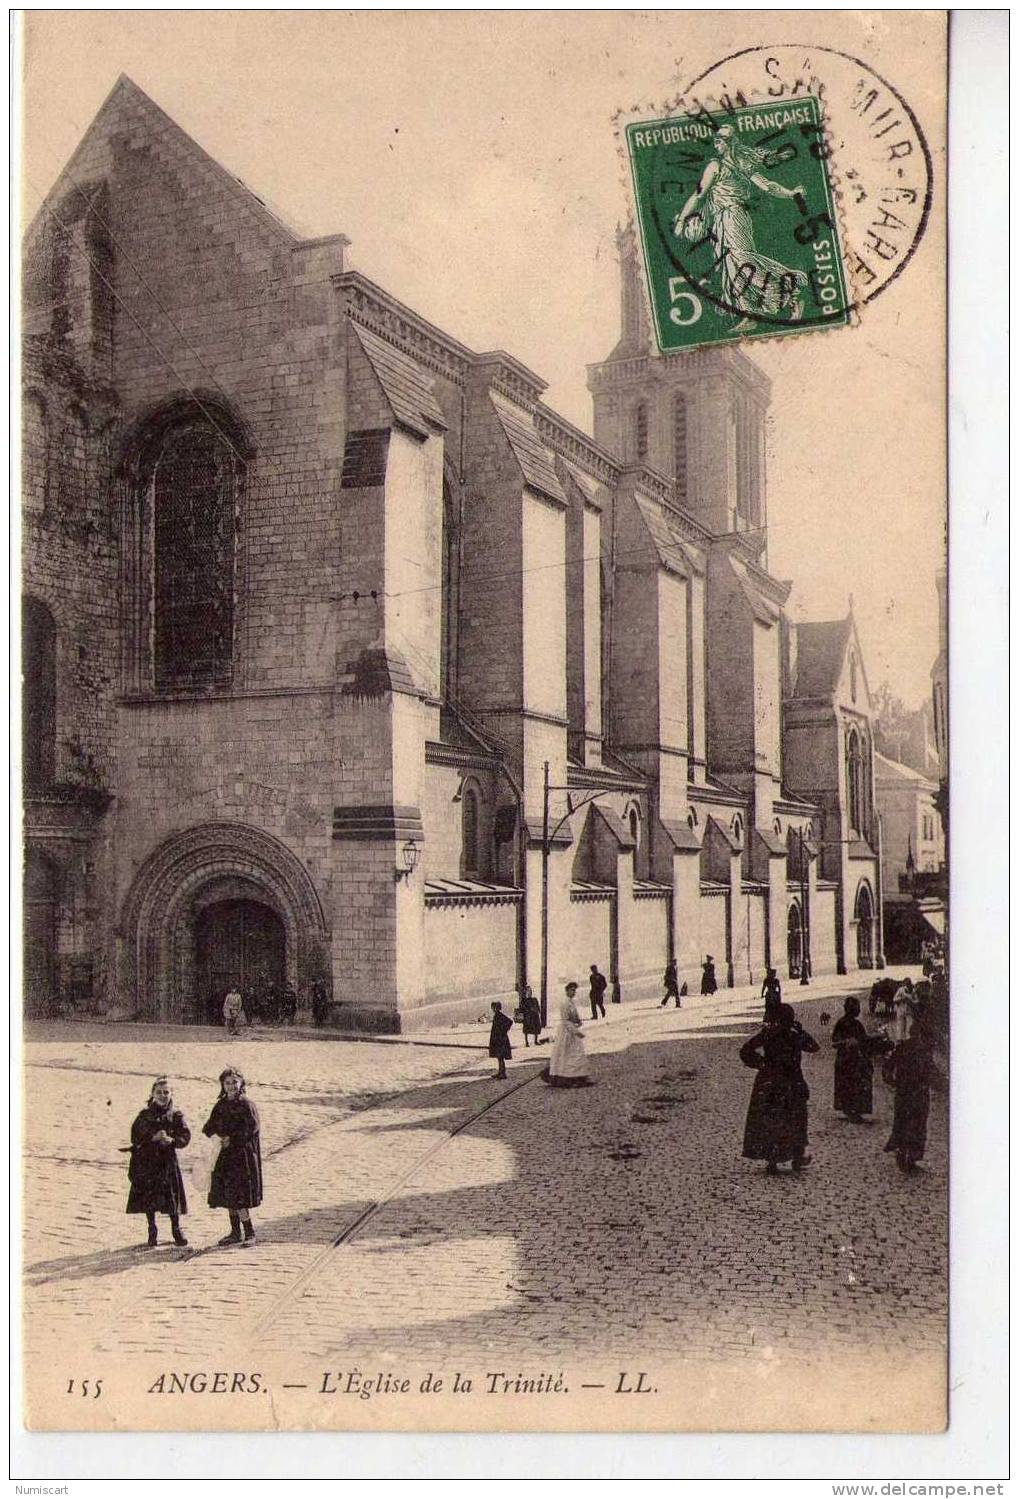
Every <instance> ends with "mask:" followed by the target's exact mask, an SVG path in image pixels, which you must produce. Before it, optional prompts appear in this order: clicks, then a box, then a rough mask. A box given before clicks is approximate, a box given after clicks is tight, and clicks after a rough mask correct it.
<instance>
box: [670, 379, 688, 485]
mask: <svg viewBox="0 0 1019 1499" xmlns="http://www.w3.org/2000/svg"><path fill="white" fill-rule="evenodd" d="M672 463H673V467H674V468H675V471H676V497H677V498H678V499H679V500H680V501H681V502H682V501H685V499H686V490H687V483H686V475H687V440H686V396H684V395H677V396H675V397H674V398H673V402H672Z"/></svg>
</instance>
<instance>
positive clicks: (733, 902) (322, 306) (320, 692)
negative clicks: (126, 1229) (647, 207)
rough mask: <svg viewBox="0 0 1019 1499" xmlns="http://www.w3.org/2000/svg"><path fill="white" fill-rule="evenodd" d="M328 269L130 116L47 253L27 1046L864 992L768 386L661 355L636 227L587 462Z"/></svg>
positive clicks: (866, 789)
mask: <svg viewBox="0 0 1019 1499" xmlns="http://www.w3.org/2000/svg"><path fill="white" fill-rule="evenodd" d="M348 248H349V242H348V241H347V239H346V238H345V237H344V236H343V235H335V236H332V237H328V238H324V239H315V240H302V239H300V238H299V237H297V236H296V235H295V234H294V233H292V232H291V231H290V230H289V229H288V228H287V227H286V225H284V224H283V223H281V222H280V221H279V220H278V219H277V218H276V217H275V215H274V214H273V213H272V212H270V211H269V209H268V208H267V207H266V206H265V205H264V204H263V203H262V202H261V201H260V200H259V199H258V198H257V197H256V196H255V195H254V194H253V193H252V192H251V191H250V190H249V189H248V188H247V187H245V186H244V185H243V184H242V183H241V182H239V181H238V179H236V178H235V177H233V176H232V175H231V174H230V173H229V172H227V171H225V170H224V169H223V168H222V167H221V166H219V165H218V164H217V163H216V162H215V161H213V160H212V159H211V158H210V157H209V156H208V155H206V154H205V153H204V152H203V151H202V150H201V148H200V147H199V146H198V145H197V144H196V143H195V142H194V141H192V140H191V139H190V138H189V137H188V136H187V135H186V134H185V133H184V132H183V131H182V130H181V129H180V128H179V127H178V126H177V125H176V124H174V122H173V121H171V120H170V119H169V118H168V117H167V116H166V115H165V114H164V113H163V112H162V111H161V110H160V109H159V108H158V107H157V106H156V105H155V104H154V103H153V102H152V101H151V100H150V99H148V98H147V97H146V96H145V95H144V94H143V93H142V92H141V91H140V90H139V89H138V88H137V87H136V86H135V85H134V84H133V83H131V82H130V81H129V80H128V79H126V78H121V80H120V81H119V82H118V83H117V85H116V87H115V88H114V90H113V92H112V93H111V95H110V96H109V98H108V99H107V101H106V103H105V104H104V105H103V107H102V109H101V110H100V112H99V114H98V115H97V117H96V119H95V120H94V122H93V124H92V125H91V127H90V128H89V130H88V132H87V134H86V135H85V137H84V139H83V140H82V142H81V144H80V146H79V147H78V149H77V151H76V152H75V154H74V156H73V157H72V159H71V161H70V162H69V164H68V166H67V167H66V169H65V170H64V172H63V173H62V175H61V176H60V178H59V179H58V181H57V183H56V185H55V186H54V188H53V190H52V191H51V193H50V194H49V196H48V198H47V199H46V201H45V203H44V205H43V206H42V208H41V209H40V211H39V213H38V215H37V217H36V218H35V220H34V222H33V224H32V225H31V227H30V229H29V232H28V235H27V238H26V244H25V259H24V298H25V321H24V369H23V379H24V385H23V401H22V411H23V437H22V454H23V475H24V485H23V553H24V557H23V588H24V598H23V607H22V620H23V653H24V697H23V702H24V757H23V776H24V791H25V801H24V808H25V814H24V835H25V875H24V878H25V936H26V967H25V990H26V994H25V998H26V1009H27V1013H29V1014H46V1013H68V1012H71V1011H73V1012H74V1013H79V1014H97V1013H102V1014H107V1015H113V1016H124V1017H127V1016H130V1017H134V1018H137V1019H138V1020H141V1021H156V1020H159V1021H162V1022H165V1023H186V1022H202V1023H204V1022H206V1021H208V1020H210V1019H214V1018H216V1016H217V1014H218V1007H219V1006H220V1005H221V1001H222V996H223V994H224V993H225V991H226V989H227V988H228V987H230V986H232V985H239V986H240V987H241V988H242V989H245V988H252V987H254V988H257V987H258V986H264V985H266V984H270V983H271V984H274V985H276V986H277V987H282V986H284V985H289V986H291V987H292V988H293V989H294V990H295V991H296V994H297V996H298V1003H299V1006H300V1009H301V1012H302V1013H303V1012H304V1011H306V1010H307V1008H308V1005H309V1002H310V994H311V990H312V986H313V985H315V984H317V985H319V986H325V987H326V988H327V989H328V991H329V994H330V996H331V1015H330V1018H331V1021H332V1022H333V1023H334V1024H336V1025H338V1026H340V1027H342V1028H344V1029H349V1030H364V1031H376V1032H389V1033H393V1032H398V1031H413V1030H420V1029H423V1028H426V1027H429V1026H434V1025H445V1024H449V1023H451V1022H453V1021H456V1020H466V1019H470V1020H473V1019H475V1018H476V1017H477V1016H478V1015H479V1014H481V1013H483V1012H485V1011H486V1010H487V1008H488V1003H489V1001H491V1000H492V999H500V1000H502V1001H503V1002H504V1004H508V1005H509V1006H510V1007H512V1005H513V1004H514V1003H515V1001H516V997H517V996H518V994H519V993H520V992H522V989H523V986H524V985H530V986H531V987H532V989H533V990H534V992H535V993H536V994H538V993H539V992H540V990H541V988H542V984H543V980H544V983H545V986H546V988H547V992H548V994H549V995H550V996H553V997H554V996H556V995H557V994H558V993H560V992H561V986H562V984H563V983H564V982H565V981H566V980H567V979H569V978H571V977H573V978H576V979H577V980H578V981H579V982H581V983H583V980H584V978H585V976H586V974H587V971H588V969H589V967H590V965H591V964H592V963H596V964H597V965H598V967H599V968H600V969H601V970H602V971H603V972H604V973H605V974H606V975H607V976H609V977H610V978H614V979H617V980H618V983H619V987H620V992H621V995H622V999H623V1002H624V1003H625V1002H627V1001H628V1000H631V999H634V998H638V997H641V996H648V995H651V994H655V993H659V994H660V993H661V987H660V985H661V978H662V972H663V970H664V968H665V965H666V963H667V962H668V961H669V960H670V959H674V960H675V962H676V964H677V966H678V972H679V977H680V980H681V981H685V982H687V983H688V984H689V986H690V988H691V991H696V990H697V989H698V988H699V983H700V975H701V966H702V963H703V962H704V960H705V958H706V957H707V956H708V955H709V954H710V955H711V956H712V958H713V960H714V965H715V969H716V973H717V975H718V979H719V982H720V984H722V985H723V986H724V985H742V984H747V983H753V984H756V985H759V984H760V982H761V980H762V978H763V976H764V971H765V968H766V967H767V966H773V967H775V968H776V969H777V970H778V971H779V973H780V975H781V976H782V977H783V978H784V979H789V978H793V979H795V978H797V977H799V976H800V974H801V973H803V971H804V967H805V966H806V967H808V968H809V971H810V972H811V973H814V974H819V973H823V972H849V971H854V970H856V969H870V968H873V967H880V966H881V965H882V964H883V961H884V959H883V955H882V939H881V917H880V913H881V909H882V892H881V886H880V858H879V855H880V847H879V843H880V839H879V833H878V822H877V817H876V813H875V799H874V754H873V749H872V734H871V721H870V719H871V715H870V701H869V696H868V686H867V676H866V671H865V667H864V663H863V658H862V654H861V651H860V646H859V641H858V638H857V632H856V628H855V625H854V622H853V619H852V615H851V614H850V616H849V617H848V618H845V619H838V620H826V621H819V622H816V623H811V624H802V623H800V624H795V623H793V622H792V621H791V620H790V619H789V618H788V616H787V614H786V611H785V605H786V600H787V597H788V594H789V590H790V584H789V583H787V582H782V581H780V580H779V579H777V578H775V577H773V576H772V574H771V573H770V572H769V569H768V553H767V525H768V513H767V486H766V476H765V422H766V417H767V410H768V402H769V382H768V380H767V378H766V377H765V375H764V374H763V373H762V371H761V370H760V369H759V368H758V367H757V366H756V365H755V364H754V362H753V361H752V360H751V359H749V358H748V357H747V356H746V355H745V354H744V353H742V352H741V350H740V349H738V348H736V347H734V346H727V347H724V348H713V349H705V350H701V351H696V352H692V353H686V354H676V355H669V356H666V357H662V356H659V355H657V354H656V353H654V352H653V349H652V345H651V341H650V334H649V328H648V325H647V320H646V315H645V311H644V299H643V292H642V288H641V285H640V281H639V275H640V272H639V266H638V261H637V255H636V249H635V245H634V243H633V239H632V236H631V235H629V234H627V233H624V234H623V235H621V238H620V259H621V270H622V297H621V323H622V328H621V337H620V341H619V343H618V344H617V345H616V347H615V348H614V349H613V350H612V352H611V353H610V354H609V355H608V357H607V358H606V359H605V360H604V362H602V363H600V364H597V365H594V366H592V367H591V368H590V370H589V375H588V383H589V388H590V391H591V395H592V399H593V406H594V413H593V432H594V436H593V438H592V437H591V436H588V435H587V434H586V433H584V432H582V431H580V430H578V429H577V428H575V427H574V426H572V425H571V424H570V423H569V422H567V421H565V420H563V419H562V418H561V417H560V416H558V415H557V414H556V412H554V411H553V410H551V409H550V408H549V407H548V406H547V405H545V404H544V402H543V400H542V395H543V392H544V388H545V387H544V384H543V382H542V380H541V378H540V377H539V376H538V375H536V374H534V373H532V371H530V370H529V369H527V368H525V367H524V366H523V365H522V364H521V363H520V362H519V361H518V360H516V359H515V358H513V356H512V355H510V354H507V353H504V352H502V351H501V350H496V351H493V352H480V353H479V352H475V351H474V350H472V349H469V348H467V347H466V346H465V345H463V344H462V343H460V342H459V341H458V340H457V338H456V337H455V336H453V335H451V334H449V333H447V332H445V331H443V330H442V329H440V328H437V327H435V326H433V325H432V324H430V323H428V322H427V321H426V320H425V319H424V318H422V317H420V316H419V315H418V314H417V313H416V312H414V311H413V310H412V309H411V308H409V307H406V306H404V305H403V304H401V303H400V302H399V301H398V300H397V299H396V298H395V297H393V296H392V295H390V294H389V293H388V292H386V291H385V290H383V289H382V288H381V287H379V286H376V285H375V284H373V283H372V282H371V281H370V280H368V279H367V278H366V277H365V276H364V275H362V274H361V273H360V272H359V271H357V270H354V269H352V268H350V266H349V264H348Z"/></svg>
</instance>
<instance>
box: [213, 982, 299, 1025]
mask: <svg viewBox="0 0 1019 1499" xmlns="http://www.w3.org/2000/svg"><path fill="white" fill-rule="evenodd" d="M214 1003H215V1001H214ZM220 1013H221V1015H222V1020H223V1026H224V1028H225V1030H226V1032H227V1034H228V1035H230V1036H236V1035H237V1034H238V1032H239V1030H240V1027H241V1026H242V1025H244V1024H247V1025H293V1023H294V1021H295V1020H296V1019H297V990H296V989H295V988H294V986H293V985H292V984H283V985H281V986H280V985H276V984H273V983H267V984H266V985H264V987H262V988H260V989H259V988H256V986H255V985H254V984H249V985H248V987H247V988H246V989H245V990H244V991H243V993H242V992H241V990H240V989H239V988H238V987H237V986H236V985H231V987H230V988H229V989H228V990H227V992H226V994H225V995H224V996H223V1004H222V1009H221V1012H220Z"/></svg>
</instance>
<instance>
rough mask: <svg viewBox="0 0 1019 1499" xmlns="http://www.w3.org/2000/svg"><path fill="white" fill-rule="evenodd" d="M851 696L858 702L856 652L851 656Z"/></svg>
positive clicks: (852, 652) (851, 653)
mask: <svg viewBox="0 0 1019 1499" xmlns="http://www.w3.org/2000/svg"><path fill="white" fill-rule="evenodd" d="M849 696H850V697H851V698H852V700H853V702H854V703H855V702H856V652H855V651H851V652H850V655H849Z"/></svg>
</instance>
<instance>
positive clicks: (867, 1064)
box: [831, 994, 874, 1124]
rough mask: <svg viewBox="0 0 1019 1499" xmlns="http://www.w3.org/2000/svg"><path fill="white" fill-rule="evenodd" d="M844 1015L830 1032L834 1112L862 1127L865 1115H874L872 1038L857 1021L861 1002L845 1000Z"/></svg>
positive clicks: (854, 996) (852, 998)
mask: <svg viewBox="0 0 1019 1499" xmlns="http://www.w3.org/2000/svg"><path fill="white" fill-rule="evenodd" d="M842 1008H843V1011H844V1014H843V1015H842V1017H841V1019H839V1020H836V1022H835V1025H834V1027H833V1029H832V1033H831V1044H832V1045H833V1046H834V1048H835V1111H836V1113H839V1114H845V1116H846V1118H847V1119H848V1120H849V1121H850V1122H851V1123H852V1124H861V1123H862V1122H863V1116H864V1114H873V1112H874V1063H873V1060H872V1056H871V1038H870V1037H869V1036H868V1035H867V1032H866V1029H865V1028H864V1026H863V1023H862V1022H861V1020H860V1001H859V1000H858V999H857V997H856V995H855V994H850V995H848V996H847V997H846V1001H845V1004H844V1005H843V1007H842Z"/></svg>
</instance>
